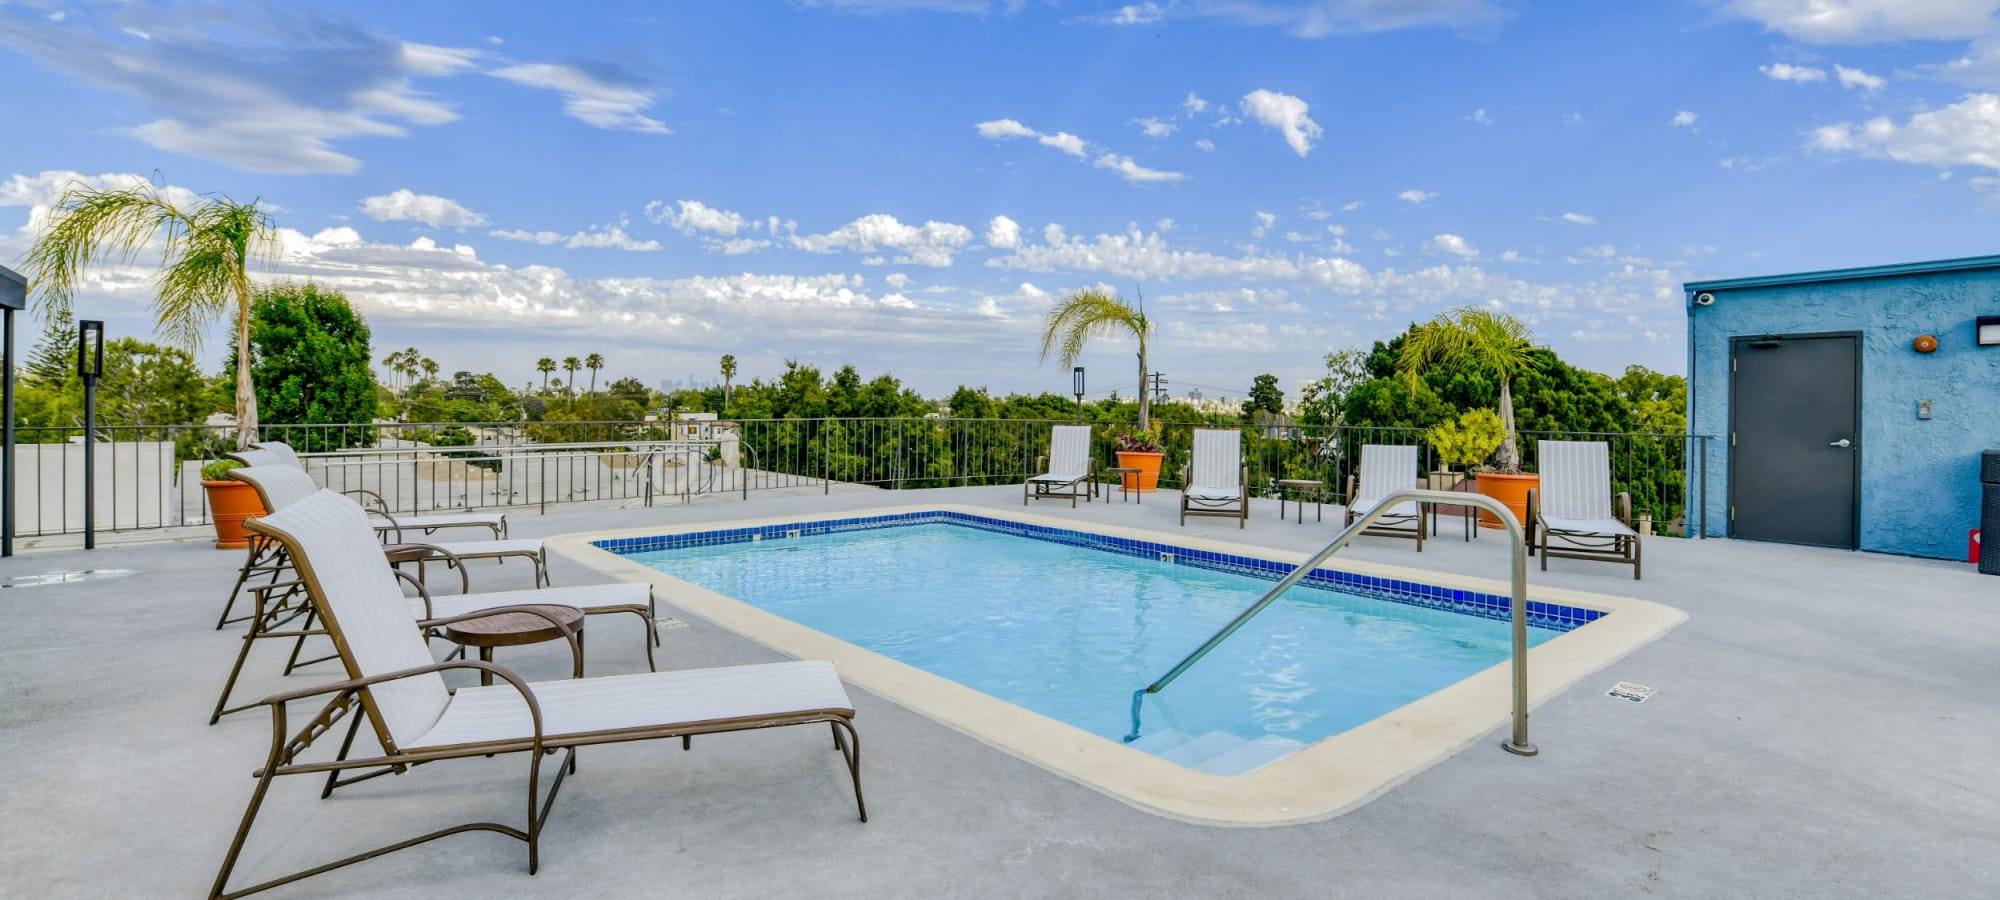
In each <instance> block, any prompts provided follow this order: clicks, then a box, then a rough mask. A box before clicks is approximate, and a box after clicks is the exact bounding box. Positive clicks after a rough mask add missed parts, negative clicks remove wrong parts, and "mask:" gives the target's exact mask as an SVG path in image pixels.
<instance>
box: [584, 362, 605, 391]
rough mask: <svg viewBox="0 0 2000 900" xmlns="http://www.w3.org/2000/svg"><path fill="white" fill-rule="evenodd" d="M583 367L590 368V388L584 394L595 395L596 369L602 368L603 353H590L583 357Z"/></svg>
mask: <svg viewBox="0 0 2000 900" xmlns="http://www.w3.org/2000/svg"><path fill="white" fill-rule="evenodd" d="M583 367H584V368H586V369H589V370H590V390H589V391H587V392H586V393H585V395H586V396H592V397H594V396H596V395H597V370H598V369H602V368H604V354H602V353H592V354H590V355H589V356H586V357H584V358H583Z"/></svg>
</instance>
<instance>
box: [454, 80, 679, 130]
mask: <svg viewBox="0 0 2000 900" xmlns="http://www.w3.org/2000/svg"><path fill="white" fill-rule="evenodd" d="M489 74H491V75H493V76H494V77H495V78H502V79H505V80H507V81H511V82H514V83H515V84H522V85H527V86H528V87H535V88H543V89H545V90H551V91H555V92H556V93H559V94H561V95H562V97H563V112H564V113H567V114H568V115H569V117H570V118H573V119H576V120H577V121H579V122H582V123H584V124H586V125H590V126H593V127H596V128H604V129H609V130H616V131H637V132H641V133H644V134H672V133H673V130H672V129H670V128H668V127H667V126H666V125H665V124H664V123H662V122H661V121H660V120H658V119H654V118H651V117H649V116H647V115H645V114H644V113H645V111H646V110H648V109H651V108H652V106H653V92H652V91H651V90H650V89H648V88H645V87H643V86H641V85H639V84H637V83H636V82H634V81H632V80H631V79H629V78H626V77H624V76H618V75H613V74H611V73H608V72H607V73H595V74H594V73H592V72H587V71H585V70H583V69H582V68H580V67H578V66H572V65H563V64H559V63H525V64H522V65H515V66H507V67H506V68H502V69H495V70H494V71H492V72H491V73H489Z"/></svg>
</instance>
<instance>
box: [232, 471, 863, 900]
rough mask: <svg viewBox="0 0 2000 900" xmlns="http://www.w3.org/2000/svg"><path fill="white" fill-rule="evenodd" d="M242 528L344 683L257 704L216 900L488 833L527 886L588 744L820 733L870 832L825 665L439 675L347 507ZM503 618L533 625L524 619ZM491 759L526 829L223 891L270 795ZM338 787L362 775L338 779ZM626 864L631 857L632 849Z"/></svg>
mask: <svg viewBox="0 0 2000 900" xmlns="http://www.w3.org/2000/svg"><path fill="white" fill-rule="evenodd" d="M246 527H248V528H249V529H250V530H252V531H253V532H254V533H256V534H259V535H262V536H264V537H267V538H269V539H271V540H274V541H276V542H278V543H280V544H282V545H283V546H284V548H285V550H286V552H287V553H289V554H290V555H291V557H292V559H293V560H295V561H296V562H297V564H298V571H299V576H300V580H301V582H302V584H303V586H304V589H305V591H306V592H307V593H308V594H309V595H310V596H311V602H312V604H313V606H314V607H315V608H317V609H318V610H320V613H321V616H322V618H323V619H324V620H325V622H326V628H327V631H328V632H329V633H331V635H332V636H333V640H334V643H335V645H336V646H337V647H338V648H339V649H340V659H341V661H342V663H344V664H345V665H346V668H347V675H348V677H347V679H346V680H344V681H340V682H337V683H334V684H329V685H322V686H320V687H315V688H309V689H306V690H300V691H293V692H289V693H284V694H278V695H275V696H271V697H267V698H265V699H264V700H263V701H262V705H265V706H268V707H270V709H271V719H272V723H271V724H272V731H271V748H270V751H269V754H268V756H267V757H266V759H265V761H264V765H263V766H262V767H261V768H260V769H258V770H257V771H256V772H255V773H254V777H255V778H256V779H257V786H256V788H255V790H253V791H252V792H251V794H250V801H249V804H248V807H247V808H246V809H245V810H244V812H243V818H242V821H241V823H240V824H239V825H238V826H237V829H236V835H235V838H234V839H233V840H232V841H231V842H230V845H229V851H228V853H227V854H226V855H225V856H224V857H223V861H222V867H221V870H220V871H219V872H217V873H216V877H215V884H214V886H213V887H212V888H211V891H210V894H209V896H210V897H211V898H215V897H240V896H243V895H245V894H250V893H255V892H257V891H261V890H265V889H267V888H271V887H276V886H278V885H281V884H286V883H289V882H291V881H295V880H298V879H300V878H306V877H310V876H313V875H318V874H321V873H323V872H326V871H328V870H331V869H336V868H340V867H342V866H347V865H351V864H353V863H357V862H361V861H363V860H367V859H372V858H374V857H376V856H381V855H383V854H386V853H392V852H395V851H397V850H403V849H407V848H409V847H413V846H416V845H418V844H421V843H425V842H428V841H431V840H434V839H437V838H441V837H445V836H447V835H452V834H458V833H461V832H466V831H492V832H497V833H500V834H504V835H507V836H508V837H512V838H515V839H518V840H521V841H524V842H526V843H527V845H528V872H529V874H533V873H534V872H535V870H536V869H537V868H538V867H539V864H540V859H539V852H540V847H541V834H542V828H543V826H544V824H546V823H547V821H548V815H549V810H550V807H551V806H553V805H554V801H555V796H556V793H557V791H559V790H561V788H562V782H563V779H564V777H566V776H568V775H570V774H573V773H574V772H575V771H576V749H577V748H578V747H583V746H589V745H594V744H608V743H615V742H621V741H634V740H646V739H654V738H673V737H679V738H682V739H683V741H685V740H686V739H687V738H688V737H690V736H692V735H697V734H714V733H718V732H725V731H747V730H752V729H761V728H772V727H778V726H786V725H816V724H826V725H828V726H829V727H830V728H831V729H832V731H833V744H834V747H835V748H836V749H838V750H839V751H840V752H841V754H842V756H843V758H844V760H845V762H846V764H847V771H848V776H849V778H850V779H851V780H852V781H853V783H854V804H855V808H856V809H857V811H858V812H859V813H860V816H861V821H863V822H866V821H868V812H867V807H866V806H864V805H863V802H862V798H861V744H860V739H859V735H858V734H857V733H856V732H855V730H854V724H853V718H854V704H853V702H852V701H850V700H849V699H848V697H847V691H846V690H845V689H844V688H843V687H842V686H841V683H840V677H839V675H838V674H836V673H835V672H834V668H833V665H832V664H831V663H828V662H824V661H818V660H803V661H795V662H782V663H771V664H767V665H751V666H733V667H728V668H715V669H690V670H684V671H677V672H654V673H645V674H638V675H614V676H609V677H600V678H577V679H572V680H565V681H544V682H528V681H524V680H522V679H521V678H520V677H519V676H517V675H515V674H514V673H513V672H511V671H509V670H507V669H505V668H503V667H501V666H498V665H494V664H492V663H487V662H478V661H473V660H447V661H445V662H436V661H434V660H432V658H431V653H430V648H429V647H428V646H426V644H425V642H424V639H423V637H422V635H421V634H420V633H419V632H418V631H417V630H416V629H414V628H411V627H409V624H410V613H409V604H408V601H407V600H406V599H405V598H404V597H403V592H402V590H401V589H400V587H399V586H398V584H397V581H396V576H395V573H394V572H393V571H392V570H391V569H390V568H389V566H388V564H387V563H386V562H385V561H384V560H383V558H382V552H381V547H380V545H378V544H377V543H375V540H374V531H373V529H371V528H370V527H368V519H367V517H366V516H365V515H364V514H363V513H362V512H361V510H360V509H359V508H358V507H356V506H355V505H354V504H353V503H352V502H350V501H348V500H347V499H345V498H343V497H341V496H340V495H338V494H335V493H333V492H331V491H321V492H319V493H317V494H314V495H313V496H311V497H309V498H306V499H305V500H302V501H300V502H298V503H294V504H292V505H291V506H289V507H286V508H285V509H282V510H279V511H277V512H274V513H271V514H270V515H268V516H264V517H262V518H259V519H252V520H250V521H249V522H248V523H247V525H246ZM510 611H514V612H523V613H527V614H530V615H543V614H541V613H538V612H536V610H534V609H533V608H532V607H515V608H512V609H510ZM481 614H482V613H472V614H470V615H472V616H478V615H481ZM544 617H545V618H546V616H544ZM550 621H551V622H554V623H555V625H556V626H557V627H558V628H559V629H560V630H562V631H563V633H564V636H565V637H566V638H569V639H570V647H571V650H572V652H573V653H575V652H577V645H576V643H575V640H574V635H573V634H571V633H570V632H569V631H568V629H567V628H566V627H564V626H563V625H562V623H561V622H560V621H557V620H555V619H550ZM451 670H465V671H469V672H471V671H476V672H481V673H485V674H490V675H492V676H494V677H495V678H496V679H497V681H498V683H496V684H493V685H491V686H487V687H462V688H458V689H456V690H453V689H452V688H450V687H449V686H447V685H446V684H445V681H444V676H443V674H442V673H444V672H446V671H451ZM327 695H332V699H331V700H329V701H328V702H327V704H326V706H325V707H324V708H323V709H321V710H320V712H319V713H318V714H316V715H314V716H312V717H311V718H310V719H308V720H307V721H306V722H305V723H304V724H303V726H302V727H300V728H299V729H298V731H297V732H296V733H294V732H293V731H292V728H291V726H290V724H289V722H288V720H287V716H286V705H287V704H288V703H290V702H292V701H295V700H303V699H307V698H311V697H321V696H327ZM342 717H346V718H348V719H349V720H350V724H349V726H348V727H347V728H346V729H345V730H346V732H347V737H346V740H345V741H344V742H343V743H342V744H341V746H340V750H339V752H338V754H337V755H335V756H334V757H333V759H331V760H327V759H325V757H324V756H323V755H321V756H318V759H317V760H314V761H307V760H303V759H301V757H302V756H303V755H305V754H306V752H307V751H308V750H309V748H310V747H311V745H312V744H313V743H314V742H315V741H316V740H318V739H319V738H321V737H322V736H325V735H330V734H331V733H332V732H333V730H334V727H335V725H336V724H337V723H338V722H339V721H340V719H341V718H342ZM363 722H366V723H367V724H368V726H369V727H370V729H371V731H372V732H373V736H374V738H375V740H376V742H378V743H379V745H380V747H381V750H380V752H379V753H373V754H370V753H369V751H368V750H366V749H363V750H362V751H361V754H362V758H349V753H350V752H351V751H352V750H353V742H354V737H355V733H356V732H357V731H358V730H359V729H360V727H361V725H362V723H363ZM683 746H685V744H683ZM558 750H561V751H566V753H565V754H564V756H563V757H561V758H560V759H559V760H558V761H557V762H558V767H557V774H556V777H555V780H554V782H553V783H552V784H550V785H549V789H548V796H547V797H546V798H543V797H541V796H539V794H540V790H541V772H542V759H543V757H544V756H545V755H547V754H550V753H554V752H556V751H558ZM500 753H526V754H527V758H526V759H525V760H524V762H526V763H527V770H528V772H527V774H528V820H527V822H526V823H524V824H525V827H524V828H521V827H514V826H511V825H503V824H500V823H497V822H472V823H466V824H462V825H456V826H453V827H449V828H443V829H439V830H436V831H431V832H429V833H427V834H423V835H419V836H417V837H414V838H410V839H406V840H402V841H397V842H395V843H391V844H387V845H385V846H382V847H378V848H376V849H373V850H368V851H364V852H361V853H356V854H353V855H351V856H347V857H343V858H341V859H338V860H334V861H332V862H329V863H324V864H322V865H318V866H314V867H311V868H308V869H303V870H301V871H298V872H294V873H291V874H289V875H282V876H278V877H275V878H271V879H268V880H265V881H262V882H259V883H257V884H254V885H251V886H249V887H246V888H237V889H233V890H232V889H230V888H229V877H230V875H231V873H232V872H233V871H234V870H235V868H236V865H237V862H238V860H239V859H241V857H242V855H243V850H244V844H245V842H246V840H247V839H248V838H249V836H250V830H251V827H252V826H253V825H254V824H255V823H256V820H257V812H258V810H259V808H260V807H262V805H263V803H264V799H265V796H266V795H267V793H268V792H269V790H270V787H271V782H272V781H273V780H275V779H276V778H278V777H280V776H285V775H325V776H326V786H325V788H324V790H323V791H322V794H321V796H322V797H324V796H327V795H328V794H330V793H331V792H332V791H333V790H334V789H335V788H338V787H342V786H345V785H348V784H353V783H355V782H358V781H363V780H366V779H369V778H373V777H374V776H376V775H381V774H385V773H388V772H397V773H402V772H407V771H409V770H410V767H412V766H416V765H419V764H422V763H427V762H433V761H437V760H443V759H459V758H477V757H483V756H491V755H494V754H500ZM344 773H358V774H353V775H351V776H350V777H347V778H344V779H343V778H342V777H341V776H342V775H343V774H344ZM513 777H518V776H513ZM399 783H401V782H400V781H399ZM637 786H638V785H633V787H637ZM634 824H638V823H634ZM613 831H614V833H618V832H619V831H620V830H618V829H614V830H613ZM623 833H624V834H626V835H628V836H629V837H631V838H633V839H634V840H635V841H636V840H637V832H634V831H632V830H630V829H624V830H623ZM287 840H294V841H295V843H304V842H297V841H296V839H295V838H292V837H288V838H287ZM633 849H635V850H637V849H641V848H640V847H638V846H637V845H636V844H635V846H634V847H633Z"/></svg>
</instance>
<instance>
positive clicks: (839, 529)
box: [590, 510, 1606, 631]
mask: <svg viewBox="0 0 2000 900" xmlns="http://www.w3.org/2000/svg"><path fill="white" fill-rule="evenodd" d="M911 525H954V526H958V527H963V528H976V529H979V530H982V531H991V532H997V533H1000V534H1007V535H1013V536H1015V537H1024V538H1030V539H1033V540H1038V541H1047V542H1049V543H1053V544H1065V545H1069V546H1072V547H1083V548H1086V549H1090V550H1097V551H1101V552H1105V553H1116V554H1118V555H1120V556H1131V557H1136V558H1140V559H1154V560H1159V561H1161V562H1168V563H1171V564H1172V565H1177V566H1192V567H1195V568H1199V569H1208V570H1212V571H1217V572H1230V573H1233V574H1237V575H1248V576H1250V577H1252V578H1260V579H1263V580H1265V581H1273V582H1275V581H1277V580H1278V579H1280V578H1283V577H1284V576H1285V574H1286V573H1287V572H1290V571H1291V570H1292V568H1293V564H1290V563H1279V562H1272V561H1270V560H1266V559H1257V558H1255V557H1249V556H1238V555H1236V554H1231V553H1215V552H1212V551H1208V550H1193V549H1189V548H1186V547H1181V546H1177V545H1174V544H1164V543H1160V542H1157V541H1141V540H1133V539H1131V538H1120V537H1112V536H1110V535H1103V534H1093V533H1091V532H1087V531H1075V530H1072V529H1068V528H1054V527H1050V526H1047V525H1032V524H1028V523H1025V522H1013V521H1008V520H1006V519H994V518H988V517H986V516H976V515H972V514H970V513H962V512H956V511H951V510H926V511H922V512H908V513H891V514H887V515H877V516H861V517H855V518H843V519H819V520H815V521H801V522H782V523H777V524H770V525H756V526H752V527H748V528H722V529H717V530H714V531H696V532H689V533H687V534H662V535H652V536H647V537H636V538H604V539H601V540H595V541H591V542H590V543H591V546H593V547H596V548H597V549H599V550H603V551H606V552H609V553H615V554H618V555H620V556H630V555H632V554H635V553H650V552H653V551H656V550H677V549H682V548H687V547H706V546H713V545H717V544H736V543H747V542H750V541H763V540H786V539H790V538H804V537H811V536H815V535H826V534H843V533H847V532H854V531H875V530H880V529H884V528H901V527H907V526H911ZM1303 583H1304V584H1307V585H1311V586H1313V587H1317V588H1321V589H1325V590H1335V591H1340V592H1342V593H1347V594H1358V595H1361V596H1364V597H1369V598H1372V599H1377V600H1385V601H1388V602H1390V603H1401V604H1405V605H1408V606H1420V607H1423V608H1426V609H1436V610H1444V611H1447V612H1454V613H1460V614H1462V615H1469V616H1477V617H1479V618H1482V619H1499V620H1502V621H1505V620H1507V619H1508V617H1509V612H1508V608H1509V606H1510V605H1511V601H1510V600H1509V599H1508V598H1507V597H1504V596H1501V595H1498V594H1485V593H1480V592H1478V591H1465V590H1457V589H1454V588H1445V587H1438V586H1436V585H1429V584H1423V583H1421V582H1415V581H1405V580H1402V579H1397V578H1379V577H1375V576H1371V575H1356V574H1353V573H1351V572H1342V571H1339V570H1337V569H1314V570H1313V571H1312V574H1310V575H1307V576H1306V577H1305V579H1304V581H1303ZM1605 615H1606V613H1605V612H1603V611H1602V610H1596V609H1587V608H1584V607H1580V606H1563V605H1560V604H1555V603H1544V602H1542V601H1539V600H1529V601H1528V624H1530V625H1532V626H1535V627H1537V628H1546V629H1549V630H1551V631H1569V630H1571V629H1574V628H1576V627H1577V626H1580V625H1586V624H1589V623H1590V622H1592V621H1594V620H1596V619H1599V618H1602V617H1603V616H1605Z"/></svg>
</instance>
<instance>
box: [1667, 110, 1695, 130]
mask: <svg viewBox="0 0 2000 900" xmlns="http://www.w3.org/2000/svg"><path fill="white" fill-rule="evenodd" d="M1699 118H1701V116H1698V115H1696V114H1694V113H1693V112H1690V111H1688V110H1685V109H1684V110H1681V111H1680V112H1677V113H1674V117H1673V119H1672V120H1670V121H1668V122H1667V124H1669V125H1672V126H1674V127H1675V128H1693V127H1694V122H1695V120H1696V119H1699Z"/></svg>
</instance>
